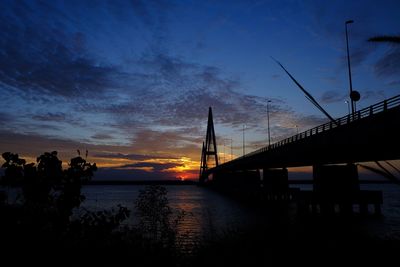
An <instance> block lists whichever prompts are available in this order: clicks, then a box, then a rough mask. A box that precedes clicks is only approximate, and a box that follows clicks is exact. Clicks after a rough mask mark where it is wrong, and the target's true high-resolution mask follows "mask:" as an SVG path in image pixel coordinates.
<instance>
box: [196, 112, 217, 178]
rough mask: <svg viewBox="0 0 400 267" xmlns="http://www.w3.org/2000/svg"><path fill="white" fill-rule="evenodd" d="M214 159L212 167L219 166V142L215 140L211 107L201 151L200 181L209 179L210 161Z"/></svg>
mask: <svg viewBox="0 0 400 267" xmlns="http://www.w3.org/2000/svg"><path fill="white" fill-rule="evenodd" d="M212 160H213V161H214V162H215V166H212V167H216V166H218V153H217V143H216V141H215V131H214V122H213V115H212V109H211V107H209V109H208V122H207V132H206V141H205V142H203V148H202V151H201V163H200V177H199V182H200V183H204V182H206V181H207V179H208V173H207V170H208V168H209V167H210V166H209V163H211V161H212Z"/></svg>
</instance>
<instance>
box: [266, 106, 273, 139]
mask: <svg viewBox="0 0 400 267" xmlns="http://www.w3.org/2000/svg"><path fill="white" fill-rule="evenodd" d="M271 102H272V101H271V100H268V101H267V125H268V146H270V145H271V133H270V130H269V103H271Z"/></svg>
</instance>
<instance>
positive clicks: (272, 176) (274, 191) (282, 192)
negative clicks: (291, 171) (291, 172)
mask: <svg viewBox="0 0 400 267" xmlns="http://www.w3.org/2000/svg"><path fill="white" fill-rule="evenodd" d="M263 187H264V191H265V192H266V194H267V199H268V200H288V199H289V197H290V196H289V194H288V192H289V180H288V171H287V169H286V168H279V169H270V168H264V169H263Z"/></svg>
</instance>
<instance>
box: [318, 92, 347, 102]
mask: <svg viewBox="0 0 400 267" xmlns="http://www.w3.org/2000/svg"><path fill="white" fill-rule="evenodd" d="M346 99H348V96H347V94H344V93H342V92H337V91H326V92H324V93H323V94H322V96H321V101H322V103H326V104H330V103H336V102H340V101H344V100H346Z"/></svg>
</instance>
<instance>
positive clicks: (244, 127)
mask: <svg viewBox="0 0 400 267" xmlns="http://www.w3.org/2000/svg"><path fill="white" fill-rule="evenodd" d="M245 129H246V125H245V124H243V157H244V154H245V142H244V130H245Z"/></svg>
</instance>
